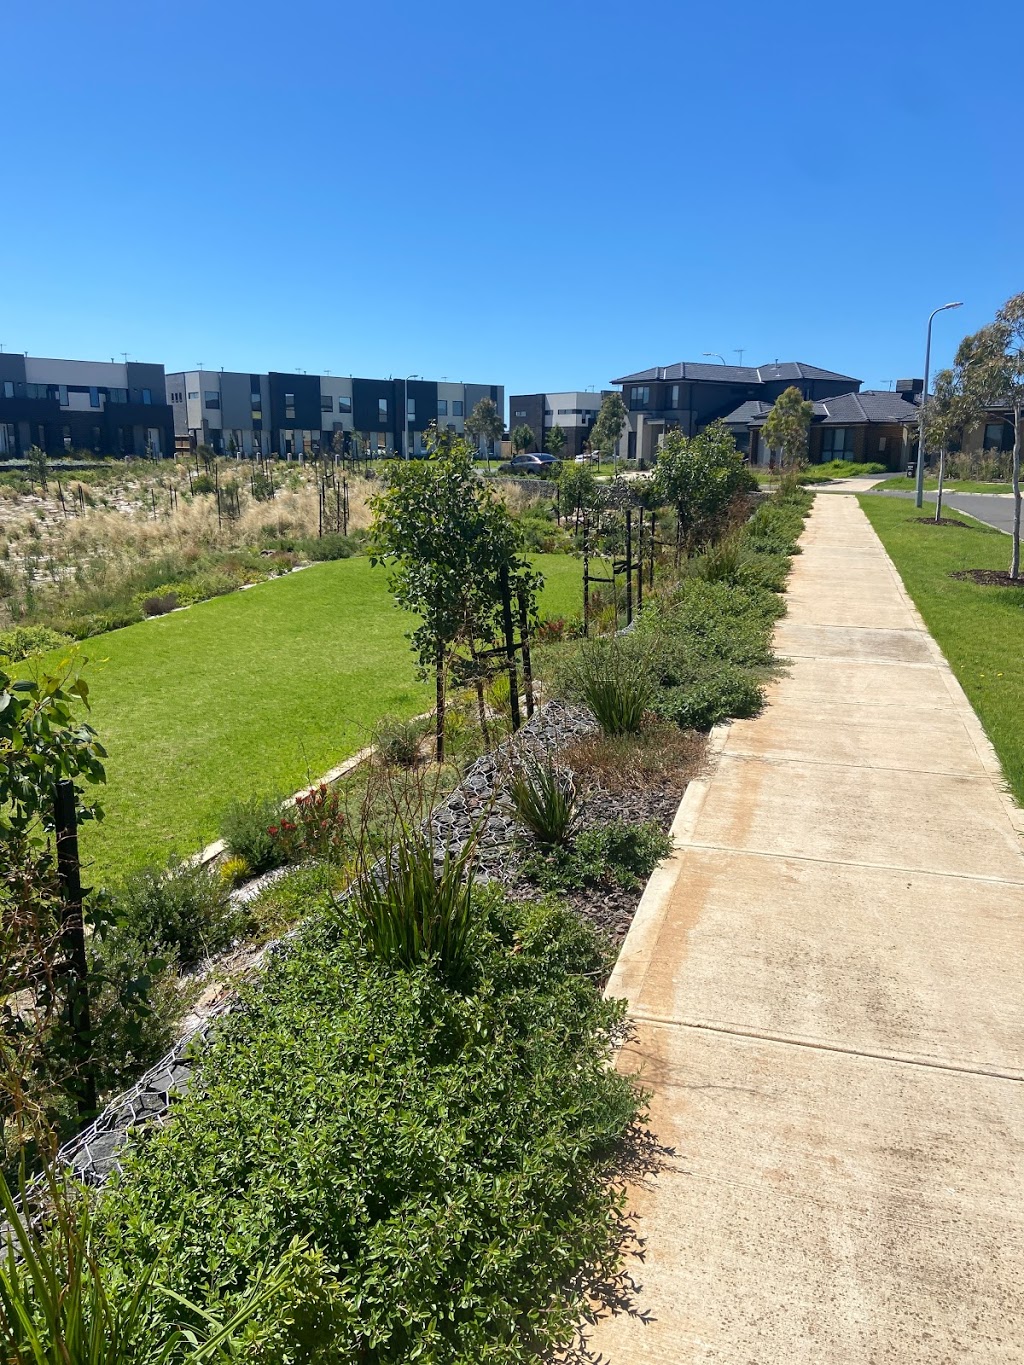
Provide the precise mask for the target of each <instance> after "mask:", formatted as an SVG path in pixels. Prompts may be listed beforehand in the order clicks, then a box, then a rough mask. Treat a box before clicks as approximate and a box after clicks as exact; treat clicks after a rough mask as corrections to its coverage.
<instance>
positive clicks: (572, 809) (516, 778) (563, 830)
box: [508, 758, 578, 848]
mask: <svg viewBox="0 0 1024 1365" xmlns="http://www.w3.org/2000/svg"><path fill="white" fill-rule="evenodd" d="M508 790H509V795H510V796H511V798H512V805H513V807H514V808H515V812H516V816H517V818H518V820H519V823H520V824H521V825H525V827H526V828H527V829H528V830H529V832H530V833H531V834H532V835H533V837H534V838H535V839H536V841H537V843H539V844H541V845H543V846H545V847H548V848H551V847H554V846H555V845H558V844H564V843H567V842H568V840H569V836H570V835H571V834H572V831H573V827H574V825H575V824H576V818H577V813H578V812H577V805H578V802H577V795H576V784H575V783H574V782H573V780H572V774H571V773H568V772H564V771H561V770H559V769H558V768H556V767H555V765H554V763H553V762H552V761H551V759H550V758H549V759H547V760H545V761H544V762H537V761H534V762H529V763H527V764H525V765H524V766H522V767H520V768H518V769H516V771H515V772H514V773H513V774H512V777H511V779H510V781H509V784H508Z"/></svg>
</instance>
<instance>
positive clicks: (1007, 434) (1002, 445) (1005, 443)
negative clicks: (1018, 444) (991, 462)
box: [983, 422, 1013, 451]
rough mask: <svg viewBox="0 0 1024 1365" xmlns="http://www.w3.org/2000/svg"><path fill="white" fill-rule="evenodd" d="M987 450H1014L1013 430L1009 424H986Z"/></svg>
mask: <svg viewBox="0 0 1024 1365" xmlns="http://www.w3.org/2000/svg"><path fill="white" fill-rule="evenodd" d="M983 448H984V449H985V450H998V451H1003V450H1012V449H1013V428H1012V427H1011V426H1010V424H1009V423H1008V422H986V423H985V440H984V442H983Z"/></svg>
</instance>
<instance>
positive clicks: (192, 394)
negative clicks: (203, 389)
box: [189, 390, 199, 398]
mask: <svg viewBox="0 0 1024 1365" xmlns="http://www.w3.org/2000/svg"><path fill="white" fill-rule="evenodd" d="M198 397H199V391H198V390H193V392H192V393H190V394H189V398H198Z"/></svg>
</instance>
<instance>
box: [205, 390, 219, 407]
mask: <svg viewBox="0 0 1024 1365" xmlns="http://www.w3.org/2000/svg"><path fill="white" fill-rule="evenodd" d="M203 407H204V408H210V409H212V410H214V411H218V410H219V409H220V394H219V392H218V391H217V390H216V389H204V390H203Z"/></svg>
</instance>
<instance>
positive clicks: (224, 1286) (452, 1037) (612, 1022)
mask: <svg viewBox="0 0 1024 1365" xmlns="http://www.w3.org/2000/svg"><path fill="white" fill-rule="evenodd" d="M478 895H479V903H478V908H479V912H480V914H479V921H478V924H477V931H476V933H475V935H474V952H475V957H476V975H475V980H474V986H475V988H474V990H473V991H472V992H470V993H465V992H464V991H463V990H455V989H452V988H451V987H450V986H449V985H448V984H446V982H445V981H444V980H443V978H442V977H441V976H439V975H438V974H437V973H436V972H434V971H432V970H431V969H430V968H429V967H426V966H420V967H418V968H415V969H413V970H409V971H401V972H395V971H393V970H390V969H388V968H386V967H385V966H384V965H383V964H381V963H380V962H378V961H377V960H376V959H374V958H373V957H372V956H370V955H368V954H367V953H366V952H365V950H364V949H363V947H362V946H361V943H360V939H359V936H358V933H357V932H356V931H355V924H354V921H353V918H352V917H351V916H350V915H348V914H346V913H345V912H344V911H342V912H340V913H330V914H328V915H325V916H322V917H321V918H320V919H318V921H316V922H315V923H312V924H309V925H307V927H306V928H305V929H304V930H303V931H302V933H301V934H300V936H299V938H298V940H297V941H296V942H295V943H294V945H293V947H292V948H290V950H289V951H288V952H286V953H283V954H277V955H274V957H273V958H272V959H271V961H270V962H269V964H268V969H267V972H266V974H265V976H264V977H263V978H262V979H261V980H260V981H259V982H258V983H255V984H254V985H253V986H252V987H251V988H250V989H249V990H248V992H247V1000H246V1008H245V1010H244V1011H240V1012H238V1013H237V1014H234V1015H232V1016H231V1017H229V1018H228V1019H227V1020H226V1021H225V1022H224V1023H223V1025H222V1026H221V1027H220V1028H219V1029H218V1032H217V1035H216V1038H215V1040H214V1041H213V1042H212V1043H211V1044H209V1045H208V1046H207V1048H206V1049H205V1051H204V1053H203V1057H202V1063H201V1065H202V1085H201V1086H198V1087H196V1088H195V1089H194V1090H193V1092H192V1093H191V1094H190V1097H189V1102H188V1105H187V1107H182V1108H181V1109H180V1110H178V1111H177V1112H176V1113H172V1116H171V1119H170V1122H169V1123H168V1124H167V1125H166V1126H165V1128H164V1129H163V1130H161V1131H160V1132H158V1133H156V1134H155V1135H154V1136H153V1137H151V1138H150V1139H149V1140H148V1141H147V1143H146V1146H145V1149H144V1151H143V1152H141V1153H140V1154H139V1157H138V1159H137V1160H132V1159H129V1162H128V1168H127V1170H126V1173H125V1176H124V1177H123V1178H122V1179H121V1180H119V1181H118V1183H117V1184H116V1185H115V1186H113V1187H112V1188H110V1189H109V1190H108V1192H107V1193H106V1194H105V1196H104V1197H103V1199H102V1202H101V1203H100V1207H99V1210H98V1213H97V1221H98V1235H97V1238H96V1243H95V1245H96V1252H97V1257H98V1261H99V1264H100V1265H101V1266H102V1267H103V1268H104V1270H107V1269H109V1270H110V1271H111V1273H113V1274H116V1275H118V1276H120V1277H123V1279H124V1280H126V1281H128V1282H131V1281H132V1279H133V1278H134V1277H135V1276H137V1275H139V1274H141V1273H142V1270H143V1269H144V1268H145V1267H147V1266H151V1265H153V1264H154V1263H155V1264H156V1265H157V1267H158V1272H157V1273H159V1274H160V1276H161V1278H162V1279H164V1280H165V1282H166V1283H169V1284H173V1285H174V1287H175V1289H176V1290H177V1292H179V1293H180V1294H182V1295H184V1296H186V1297H187V1298H189V1299H191V1300H193V1301H195V1302H198V1303H202V1304H204V1306H205V1307H206V1308H207V1309H208V1310H209V1311H211V1312H213V1313H215V1314H217V1315H218V1316H224V1315H225V1314H227V1313H228V1312H229V1311H231V1309H232V1308H233V1307H234V1305H235V1304H236V1303H237V1302H238V1301H239V1296H240V1295H244V1294H245V1293H246V1292H247V1291H248V1289H249V1287H250V1286H251V1284H252V1282H253V1279H254V1277H255V1276H256V1274H257V1272H258V1268H259V1267H261V1266H263V1265H264V1264H267V1263H270V1264H273V1263H274V1262H275V1261H276V1260H277V1259H278V1258H279V1257H281V1256H282V1255H283V1254H284V1253H285V1252H286V1251H287V1249H288V1247H289V1245H290V1244H291V1241H292V1238H293V1237H294V1236H295V1235H296V1233H299V1232H301V1233H302V1234H303V1235H306V1236H308V1238H309V1240H310V1242H311V1243H312V1244H313V1245H315V1246H316V1247H317V1248H318V1249H319V1251H320V1252H321V1253H322V1256H323V1274H322V1281H321V1284H320V1286H319V1289H318V1291H317V1292H316V1293H315V1295H314V1293H313V1287H311V1289H310V1292H309V1294H308V1295H306V1296H299V1295H296V1297H295V1299H294V1300H293V1302H292V1303H291V1305H290V1306H289V1310H288V1311H287V1312H284V1311H277V1312H273V1311H269V1310H268V1311H267V1312H265V1313H264V1315H263V1318H262V1320H261V1325H262V1326H264V1327H265V1328H266V1330H267V1332H268V1333H271V1334H272V1335H271V1337H270V1340H269V1341H268V1343H267V1345H266V1346H265V1348H264V1349H265V1357H263V1358H265V1359H267V1360H268V1361H270V1360H273V1361H275V1362H282V1363H283V1362H289V1365H297V1363H298V1362H309V1361H313V1360H316V1361H318V1362H321V1361H322V1362H325V1363H326V1362H327V1361H350V1360H360V1359H362V1360H366V1361H370V1360H373V1361H376V1362H379V1363H380V1362H387V1361H391V1362H398V1361H405V1360H410V1359H413V1358H415V1359H416V1361H417V1362H420V1363H421V1365H480V1362H482V1361H488V1362H492V1361H493V1362H499V1363H500V1365H528V1363H531V1362H537V1361H538V1360H541V1359H547V1358H548V1356H549V1354H550V1353H551V1350H552V1348H553V1347H555V1346H556V1345H559V1344H562V1343H564V1342H566V1341H567V1340H568V1339H569V1338H570V1337H571V1336H572V1333H573V1330H574V1328H575V1325H576V1323H577V1321H578V1320H579V1318H580V1317H581V1315H582V1314H583V1312H584V1310H585V1309H586V1308H587V1306H588V1301H589V1299H590V1296H591V1295H593V1303H595V1304H596V1303H600V1302H607V1299H608V1295H609V1293H610V1289H609V1281H610V1279H611V1277H612V1276H613V1275H614V1272H615V1268H616V1265H617V1262H618V1257H619V1247H620V1241H621V1228H620V1225H619V1218H618V1208H619V1207H620V1203H619V1200H618V1199H617V1196H616V1194H615V1192H614V1189H613V1187H612V1186H611V1184H610V1182H609V1179H608V1176H609V1174H610V1168H611V1163H612V1161H613V1160H614V1158H615V1154H616V1152H617V1150H618V1144H619V1142H620V1140H621V1137H622V1135H623V1134H624V1132H625V1131H626V1130H627V1128H628V1127H629V1125H630V1123H631V1121H632V1120H633V1118H634V1116H635V1114H636V1110H637V1098H636V1095H635V1092H634V1091H633V1089H632V1087H631V1085H630V1082H629V1081H628V1080H627V1079H626V1078H624V1077H622V1076H620V1075H618V1074H617V1073H616V1072H615V1070H614V1068H612V1067H611V1066H610V1065H609V1062H610V1057H611V1051H612V1045H613V1042H614V1039H615V1036H616V1026H617V1022H618V1021H619V1020H620V1019H621V1017H622V1010H621V1006H619V1005H617V1004H615V1003H613V1002H606V1001H603V1000H602V998H601V995H600V990H599V988H598V986H597V985H596V984H595V983H596V982H597V981H598V980H599V979H600V976H601V975H602V973H603V971H604V970H605V969H606V964H607V958H606V954H605V951H604V950H603V949H602V946H601V943H600V940H599V939H598V937H597V935H596V934H595V933H594V931H593V930H591V929H589V928H588V927H587V926H586V925H585V924H583V923H582V922H581V921H580V920H579V919H578V918H577V917H576V916H574V915H572V914H571V913H569V912H567V911H564V910H561V909H558V908H557V907H554V906H519V905H509V904H507V903H506V902H505V901H503V900H502V899H501V898H499V897H497V896H496V895H494V893H493V892H492V891H489V890H486V889H485V890H481V891H480V892H479V893H478ZM166 1311H167V1313H168V1315H171V1314H173V1313H174V1312H175V1311H176V1309H175V1308H174V1307H173V1306H172V1305H170V1304H169V1305H167V1309H166Z"/></svg>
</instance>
